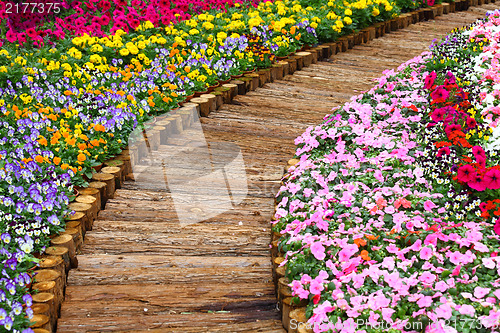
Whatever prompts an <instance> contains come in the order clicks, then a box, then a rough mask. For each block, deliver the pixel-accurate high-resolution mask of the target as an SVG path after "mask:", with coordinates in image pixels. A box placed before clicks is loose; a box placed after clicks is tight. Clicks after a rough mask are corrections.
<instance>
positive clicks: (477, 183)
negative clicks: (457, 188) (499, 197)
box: [467, 175, 486, 191]
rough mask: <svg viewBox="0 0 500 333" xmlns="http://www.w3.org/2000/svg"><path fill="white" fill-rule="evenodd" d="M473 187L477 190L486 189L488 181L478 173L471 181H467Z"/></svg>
mask: <svg viewBox="0 0 500 333" xmlns="http://www.w3.org/2000/svg"><path fill="white" fill-rule="evenodd" d="M467 185H469V186H470V187H471V188H473V189H475V190H476V191H484V190H486V181H484V179H483V177H481V176H479V175H476V176H475V177H474V178H473V179H472V180H471V181H469V182H468V183H467Z"/></svg>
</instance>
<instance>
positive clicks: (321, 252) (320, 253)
mask: <svg viewBox="0 0 500 333" xmlns="http://www.w3.org/2000/svg"><path fill="white" fill-rule="evenodd" d="M311 253H312V254H313V255H314V257H315V258H316V259H318V260H323V259H325V257H326V254H325V247H324V246H323V245H322V244H321V243H320V242H314V243H313V244H312V245H311Z"/></svg>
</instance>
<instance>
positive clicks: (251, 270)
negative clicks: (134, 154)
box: [58, 4, 498, 333]
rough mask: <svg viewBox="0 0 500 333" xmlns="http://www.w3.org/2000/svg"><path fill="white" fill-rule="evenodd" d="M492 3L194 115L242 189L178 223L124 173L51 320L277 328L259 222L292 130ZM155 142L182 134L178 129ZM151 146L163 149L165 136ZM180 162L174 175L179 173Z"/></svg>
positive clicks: (265, 228)
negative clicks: (223, 145)
mask: <svg viewBox="0 0 500 333" xmlns="http://www.w3.org/2000/svg"><path fill="white" fill-rule="evenodd" d="M497 7H498V5H495V4H489V5H484V6H482V7H472V8H470V9H469V10H468V11H467V12H458V13H452V14H449V15H445V16H439V17H437V18H436V19H435V20H431V21H426V22H421V23H418V24H415V25H410V26H409V27H407V28H405V29H402V30H397V31H393V32H390V33H388V34H386V35H384V36H383V37H381V38H378V39H374V40H372V41H370V42H369V43H366V44H362V45H358V46H355V47H354V48H353V49H351V50H349V51H348V52H345V53H339V54H336V55H334V56H332V57H331V58H329V59H326V61H322V62H318V63H316V64H312V65H311V66H310V67H304V68H302V70H300V71H296V72H295V73H294V74H293V75H288V76H285V77H284V78H283V80H279V81H275V82H273V83H267V84H265V85H264V86H263V87H261V88H258V89H256V90H255V91H249V92H247V94H246V95H239V96H237V97H236V98H235V99H234V100H233V101H232V102H231V103H230V104H226V105H223V106H222V107H221V108H220V109H219V110H217V111H215V112H212V113H210V115H209V117H207V118H202V119H201V126H202V128H203V135H204V138H205V139H206V140H207V141H208V142H209V143H211V142H230V143H234V144H235V145H236V146H237V147H239V148H240V149H241V154H242V157H243V161H244V165H245V169H246V175H247V180H246V184H247V186H248V194H247V196H246V197H245V199H244V200H243V201H242V202H241V203H239V204H237V205H235V206H234V207H233V208H232V209H230V210H228V211H226V212H224V213H222V214H219V215H217V216H213V217H210V218H207V219H205V220H203V221H199V223H193V224H189V225H183V224H182V223H179V219H178V215H177V213H176V210H175V207H176V206H175V202H174V201H173V197H172V193H171V192H172V191H170V190H169V188H167V187H162V186H160V185H161V184H159V185H158V186H157V187H154V186H152V185H155V184H151V188H145V187H144V184H141V183H140V181H139V180H137V179H136V180H137V181H136V182H134V181H126V182H124V183H123V186H122V188H121V189H118V190H117V191H116V193H115V196H114V198H113V199H110V200H108V202H107V205H106V209H105V210H103V211H101V212H99V217H98V219H97V220H96V221H95V223H94V226H93V230H92V231H89V232H88V233H87V235H86V239H85V242H84V245H83V247H82V254H81V255H79V257H78V258H79V267H78V269H75V270H72V271H70V273H69V278H68V283H69V285H68V287H67V290H66V299H65V301H64V303H63V305H62V309H61V318H60V319H59V322H58V331H59V332H61V333H66V332H68V333H69V332H130V331H134V332H183V333H191V332H202V333H203V332H224V333H232V332H235V333H236V332H267V333H278V332H279V333H284V330H283V328H282V325H281V320H280V319H281V317H280V314H279V312H278V311H277V310H276V297H275V292H274V285H273V282H272V274H271V267H272V264H271V259H270V252H269V243H270V241H271V236H270V225H269V221H270V219H271V216H272V213H273V210H274V195H275V194H276V192H277V191H278V190H279V188H280V178H281V175H282V172H283V167H284V166H285V165H286V163H287V161H288V160H289V159H290V158H291V157H292V156H293V153H294V143H293V141H294V139H295V138H296V137H297V136H298V135H300V134H302V133H303V132H304V130H305V129H306V128H307V127H308V126H312V125H317V124H318V123H320V122H321V120H322V119H323V117H324V116H325V115H326V114H328V113H330V111H331V109H332V108H333V107H335V106H339V105H341V104H342V103H345V102H346V101H348V100H349V99H350V98H351V96H353V95H356V94H359V93H361V92H362V91H365V90H367V89H370V88H371V87H372V86H373V84H374V83H373V80H374V79H375V78H377V77H379V76H380V75H381V74H382V72H383V71H384V70H386V69H390V68H396V67H398V66H399V65H400V64H401V63H403V62H405V61H407V60H409V59H411V58H412V57H414V56H417V55H419V54H421V53H422V52H423V51H426V50H428V46H429V45H430V43H431V42H432V40H433V39H436V38H437V39H439V38H440V37H442V36H444V35H446V34H447V33H448V32H449V31H450V30H452V29H453V28H454V27H459V26H463V25H467V24H470V23H472V22H474V21H475V20H476V19H477V18H481V17H483V16H484V14H485V12H486V10H493V9H496V8H497ZM188 130H189V129H188ZM164 143H168V144H171V145H174V144H175V145H178V146H179V147H181V146H183V145H188V144H189V142H186V141H185V140H184V141H183V140H182V139H180V138H178V137H169V138H168V139H167V140H166V141H165V142H164ZM157 151H158V154H164V153H165V151H166V150H165V147H164V145H160V146H159V147H158V150H157ZM140 163H145V162H144V161H143V162H140ZM144 168H146V166H145V165H144ZM191 168H192V167H186V169H185V170H180V171H179V174H180V175H181V174H182V175H183V177H186V179H187V178H189V172H190V170H189V169H191ZM150 172H151V174H152V175H156V176H159V175H160V174H161V172H160V171H159V169H158V170H154V169H151V171H150ZM213 186H214V188H219V187H221V185H220V184H219V183H217V184H214V185H213ZM208 199H209V198H207V200H208ZM214 209H215V208H213V207H208V208H206V212H203V213H206V214H209V213H211V212H212V211H213V210H214Z"/></svg>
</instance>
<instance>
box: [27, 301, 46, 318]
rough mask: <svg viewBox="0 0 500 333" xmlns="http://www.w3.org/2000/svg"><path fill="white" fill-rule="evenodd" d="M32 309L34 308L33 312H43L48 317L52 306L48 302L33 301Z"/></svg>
mask: <svg viewBox="0 0 500 333" xmlns="http://www.w3.org/2000/svg"><path fill="white" fill-rule="evenodd" d="M31 310H33V314H42V315H46V316H47V317H49V316H50V307H49V305H48V304H44V303H33V305H32V306H31Z"/></svg>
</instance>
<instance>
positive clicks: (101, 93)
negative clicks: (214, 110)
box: [0, 0, 400, 332]
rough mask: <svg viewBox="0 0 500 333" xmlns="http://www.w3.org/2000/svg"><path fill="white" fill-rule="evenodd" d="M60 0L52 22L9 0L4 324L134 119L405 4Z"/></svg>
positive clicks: (0, 294) (4, 92) (17, 321)
mask: <svg viewBox="0 0 500 333" xmlns="http://www.w3.org/2000/svg"><path fill="white" fill-rule="evenodd" d="M51 3H55V2H51ZM60 3H61V5H60V6H57V7H59V8H60V13H54V14H57V15H54V16H51V17H49V18H50V19H52V20H51V21H50V20H45V19H44V18H43V17H42V16H44V15H41V16H37V15H32V14H31V13H30V14H28V15H25V16H22V15H17V14H18V13H14V14H16V15H17V16H16V15H14V14H12V10H18V9H12V8H13V7H12V5H11V6H10V7H9V8H10V9H9V11H10V12H11V13H10V14H9V15H7V14H8V13H6V11H7V8H6V5H7V4H14V3H13V2H2V3H0V28H1V29H0V31H1V32H0V39H1V43H2V44H3V46H2V49H1V50H0V112H1V113H0V115H1V117H0V121H1V122H2V127H1V128H0V133H1V134H2V135H0V199H1V202H0V205H1V209H0V212H1V214H0V235H1V237H0V239H1V242H2V245H1V251H2V253H1V254H0V257H1V260H2V262H3V264H4V268H5V270H4V273H3V277H2V278H1V280H0V304H1V306H0V308H1V310H2V311H0V327H2V329H6V330H8V331H22V330H25V329H26V327H27V324H28V321H29V318H30V317H31V309H30V308H29V306H30V303H31V300H30V298H29V296H27V295H26V294H27V292H28V291H29V288H28V285H29V283H30V282H31V277H30V275H29V274H28V273H27V272H28V269H30V268H31V267H32V266H33V265H34V264H35V262H36V259H35V258H34V256H33V255H34V254H35V253H43V251H44V249H45V248H46V247H47V245H48V244H49V237H50V236H53V235H55V234H57V233H58V232H60V231H62V230H63V228H64V224H65V220H66V217H67V214H68V213H69V209H68V203H69V202H70V200H71V198H72V197H73V196H74V195H73V194H74V193H73V187H74V186H84V185H86V184H87V181H88V179H90V178H91V177H92V172H93V167H99V166H100V165H101V164H102V162H104V161H106V160H107V159H109V158H110V157H112V156H115V155H116V154H118V153H120V151H121V148H122V147H123V146H124V145H125V144H126V143H127V140H128V134H129V133H130V132H131V131H132V130H133V129H134V128H135V127H136V126H140V125H141V124H143V123H144V122H145V121H146V120H147V119H149V118H151V117H152V116H154V115H156V114H159V113H163V112H167V111H169V110H172V109H175V108H177V107H178V103H179V102H181V101H183V100H184V99H185V98H186V96H189V95H191V94H192V93H194V92H195V91H203V90H205V89H206V88H207V87H209V86H212V85H215V84H217V83H218V82H219V80H226V79H229V78H230V77H231V75H237V74H240V73H242V72H244V71H246V70H249V69H252V68H255V67H259V68H264V67H268V66H269V65H270V64H271V63H272V62H273V61H274V57H275V56H285V55H288V54H290V53H292V52H294V51H296V50H297V49H299V48H301V47H302V46H303V45H305V44H311V45H312V44H316V43H318V42H319V41H331V40H334V39H335V38H337V37H339V36H341V35H344V34H348V33H350V32H352V31H355V30H358V29H361V28H363V27H366V26H367V25H369V24H373V23H374V22H379V21H385V20H388V19H390V18H392V17H394V16H396V15H397V13H398V12H399V10H400V8H398V7H397V5H396V3H394V2H389V1H387V0H380V1H374V2H364V1H357V2H354V1H353V2H346V3H342V4H336V3H333V2H325V3H321V4H316V5H315V6H313V7H306V6H305V5H306V3H303V5H304V6H302V5H301V4H300V2H298V1H289V0H286V1H278V2H274V3H271V2H265V3H259V4H257V3H255V2H253V3H238V2H223V1H222V2H217V4H216V5H215V7H210V8H212V9H211V10H209V11H206V12H201V13H200V14H197V13H199V12H200V11H202V10H203V8H204V6H205V5H207V4H208V5H210V4H212V3H211V2H203V3H201V2H194V1H191V2H189V3H188V6H189V7H190V12H189V13H186V14H185V15H181V16H176V15H175V14H176V13H177V12H179V11H180V10H183V8H184V7H182V6H185V5H186V3H185V2H182V3H181V2H179V3H178V4H176V3H173V4H172V5H169V6H171V7H172V6H173V8H170V9H166V7H165V6H166V5H165V3H164V2H161V1H159V2H155V1H151V2H148V3H147V4H146V3H144V2H141V1H132V2H131V3H125V2H121V1H114V2H113V3H110V2H107V1H100V2H95V1H85V2H76V1H75V2H73V3H72V4H71V6H70V5H66V4H65V2H62V1H61V2H60ZM226 5H227V8H226V7H225V6H226ZM311 5H312V4H311ZM80 6H86V7H87V9H88V10H87V11H84V12H83V13H82V12H81V11H80V10H79V9H78V8H79V7H80ZM222 7H224V8H225V10H224V11H221V10H220V9H222ZM151 8H157V9H158V10H159V12H158V11H157V12H155V11H154V10H152V9H151ZM52 9H53V10H54V11H55V7H54V5H53V6H52ZM134 10H135V12H134ZM162 10H164V11H168V13H163V12H161V11H162ZM155 13H156V14H155ZM158 13H162V14H165V15H164V17H167V18H168V20H170V21H168V20H166V21H162V20H160V19H159V17H158V16H157V15H158ZM167 14H168V15H167ZM13 15H14V16H13ZM129 15H132V16H134V17H128V16H129ZM124 17H126V18H127V22H129V23H125V21H124V20H125V18H124ZM320 17H321V19H320ZM108 20H109V21H108ZM136 20H138V21H139V22H137V21H136ZM173 23H175V24H173ZM4 34H5V35H4ZM25 305H26V307H24V306H25ZM25 315H27V316H28V317H27V318H26V317H25ZM26 331H27V332H29V330H26Z"/></svg>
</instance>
